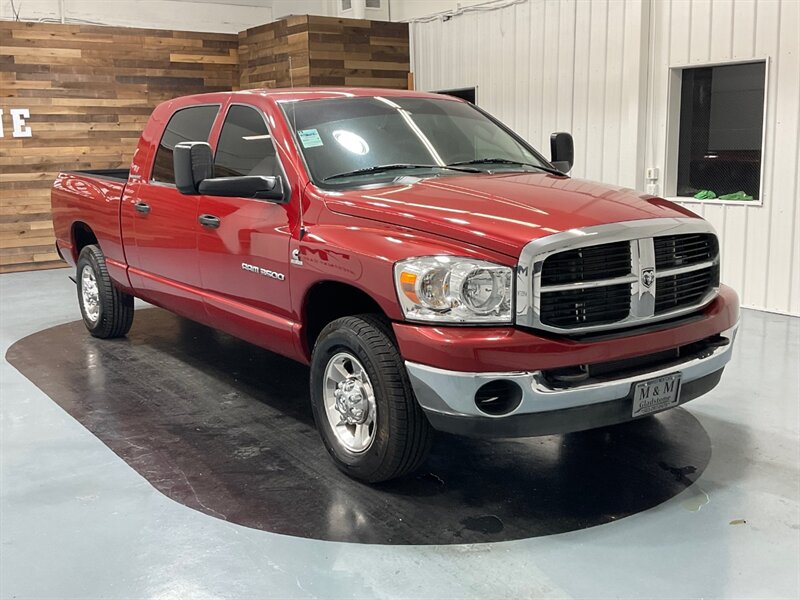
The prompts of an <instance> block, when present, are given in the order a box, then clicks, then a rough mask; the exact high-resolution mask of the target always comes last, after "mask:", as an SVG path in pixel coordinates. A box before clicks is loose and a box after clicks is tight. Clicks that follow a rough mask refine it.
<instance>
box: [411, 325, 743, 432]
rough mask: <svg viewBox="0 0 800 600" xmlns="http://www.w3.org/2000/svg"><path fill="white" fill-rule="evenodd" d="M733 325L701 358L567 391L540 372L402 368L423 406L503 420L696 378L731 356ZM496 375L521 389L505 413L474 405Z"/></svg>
mask: <svg viewBox="0 0 800 600" xmlns="http://www.w3.org/2000/svg"><path fill="white" fill-rule="evenodd" d="M738 328H739V324H738V323H737V324H736V325H734V326H733V327H731V328H730V329H727V330H726V331H723V332H721V333H720V335H721V336H722V337H726V338H728V339H729V340H730V343H729V344H728V345H726V346H720V347H716V348H712V349H710V350H709V351H708V353H707V354H706V355H705V356H702V357H696V358H693V359H690V360H687V361H685V362H683V363H677V364H672V365H669V366H667V367H663V368H660V369H655V370H653V371H645V372H641V373H639V374H637V375H633V376H629V377H622V378H620V379H614V380H609V381H603V382H599V383H598V382H595V383H591V384H587V385H582V386H575V387H571V388H567V389H554V388H552V387H550V386H549V385H548V384H547V382H546V381H545V379H544V375H543V373H542V372H541V371H531V372H518V371H517V372H509V373H468V372H462V371H448V370H445V369H437V368H436V367H429V366H427V365H421V364H418V363H413V362H409V361H406V368H407V370H408V374H409V379H410V381H411V386H412V388H413V389H414V394H415V395H416V397H417V401H418V402H419V404H420V406H421V407H422V408H423V409H425V410H429V411H434V412H438V413H441V414H446V415H451V416H462V417H463V416H467V417H486V418H494V419H502V418H505V417H507V416H510V415H518V414H528V413H538V412H547V411H551V410H561V409H564V408H571V407H575V406H586V405H589V404H596V403H598V402H607V401H609V400H616V399H618V398H624V397H625V396H627V395H628V394H629V393H630V390H631V386H632V385H633V384H635V383H637V382H640V381H646V380H648V379H654V378H656V377H661V376H662V375H669V374H672V373H681V383H688V382H690V381H694V380H696V379H700V378H701V377H705V376H706V375H709V374H711V373H714V372H716V371H718V370H719V369H721V368H723V367H724V366H725V365H726V364H727V363H728V361H729V360H730V359H731V354H732V353H733V343H734V340H735V339H736V332H737V330H738ZM497 379H507V380H511V381H514V382H515V383H517V384H518V385H519V386H520V388H522V402H520V405H519V406H518V407H517V408H516V409H515V410H514V411H512V412H511V413H509V414H507V415H502V416H496V415H489V414H486V413H483V412H481V411H480V410H479V409H478V407H477V406H475V400H474V399H475V392H477V390H478V388H480V387H481V386H482V385H485V384H486V383H489V382H491V381H495V380H497Z"/></svg>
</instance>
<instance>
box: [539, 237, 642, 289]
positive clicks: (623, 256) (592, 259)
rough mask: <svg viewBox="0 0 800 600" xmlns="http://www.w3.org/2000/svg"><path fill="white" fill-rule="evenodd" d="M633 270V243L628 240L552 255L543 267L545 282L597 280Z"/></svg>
mask: <svg viewBox="0 0 800 600" xmlns="http://www.w3.org/2000/svg"><path fill="white" fill-rule="evenodd" d="M630 272H631V245H630V244H629V243H628V242H616V243H614V244H601V245H600V246H588V247H586V248H576V249H575V250H567V251H565V252H559V253H558V254H554V255H553V256H551V257H549V258H548V259H547V260H546V261H545V263H544V267H543V268H542V285H558V284H562V283H574V282H576V281H598V280H601V279H609V278H611V277H621V276H623V275H627V274H628V273H630Z"/></svg>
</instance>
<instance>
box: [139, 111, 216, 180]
mask: <svg viewBox="0 0 800 600" xmlns="http://www.w3.org/2000/svg"><path fill="white" fill-rule="evenodd" d="M218 112H219V105H218V104H213V105H210V104H206V105H203V106H190V107H188V108H182V109H180V110H178V111H177V112H175V114H173V115H172V117H171V118H170V120H169V122H168V123H167V126H166V128H165V129H164V134H163V135H162V136H161V142H160V143H159V145H158V150H157V151H156V157H155V160H154V161H153V173H152V175H151V180H152V181H154V182H159V183H167V184H172V185H174V184H175V167H174V165H173V162H172V153H173V150H174V148H175V145H176V144H178V143H180V142H207V141H208V137H209V135H210V134H211V128H212V127H213V125H214V119H216V118H217V113H218Z"/></svg>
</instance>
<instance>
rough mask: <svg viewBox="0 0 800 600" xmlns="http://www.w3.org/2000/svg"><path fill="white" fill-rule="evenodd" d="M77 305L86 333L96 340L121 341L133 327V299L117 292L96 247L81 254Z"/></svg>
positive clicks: (92, 246) (78, 268)
mask: <svg viewBox="0 0 800 600" xmlns="http://www.w3.org/2000/svg"><path fill="white" fill-rule="evenodd" d="M77 283H78V303H79V304H80V307H81V315H82V316H83V323H84V325H86V329H88V330H89V333H91V334H92V335H93V336H94V337H97V338H115V337H122V336H123V335H125V334H126V333H128V331H129V330H130V328H131V324H132V323H133V296H131V295H129V294H126V293H125V292H123V291H121V290H119V289H117V288H116V287H115V286H114V282H113V281H111V277H109V275H108V269H107V268H106V259H105V256H103V252H102V251H101V250H100V248H99V247H98V246H94V245H91V246H86V247H84V248H83V250H81V254H80V256H79V257H78V265H77Z"/></svg>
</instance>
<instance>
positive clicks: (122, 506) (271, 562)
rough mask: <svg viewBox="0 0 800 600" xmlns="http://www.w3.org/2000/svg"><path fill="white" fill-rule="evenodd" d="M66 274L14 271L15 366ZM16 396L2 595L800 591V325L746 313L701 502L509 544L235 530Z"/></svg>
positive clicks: (713, 405) (4, 454)
mask: <svg viewBox="0 0 800 600" xmlns="http://www.w3.org/2000/svg"><path fill="white" fill-rule="evenodd" d="M66 275H67V272H66V271H64V270H59V271H49V272H41V273H25V274H13V275H3V276H0V351H2V355H3V356H5V353H6V350H7V349H8V347H9V346H10V345H11V344H12V343H14V342H15V341H17V340H18V339H20V338H22V337H24V336H26V335H28V334H30V333H34V332H36V331H40V330H42V329H45V328H48V327H52V326H54V325H57V324H60V323H64V322H68V321H74V320H76V319H77V318H78V316H79V313H78V308H77V304H76V300H75V289H74V286H73V284H72V283H71V282H70V281H69V280H68V279H67V278H66ZM134 327H135V324H134ZM0 393H1V394H2V396H1V397H0V427H1V429H0V434H1V436H2V437H0V467H1V468H2V472H0V598H3V599H5V598H59V599H67V598H76V599H77V598H80V599H93V598H126V599H128V598H159V599H168V598H176V599H184V598H192V599H195V598H268V597H270V598H271V597H278V598H375V597H379V598H383V597H403V598H433V597H436V598H442V597H447V598H482V599H485V598H500V597H513V598H523V597H536V598H606V597H608V598H643V597H647V598H689V597H692V598H699V597H703V598H719V597H736V598H755V597H758V598H797V597H798V596H800V575H799V574H800V469H799V467H798V463H799V462H800V441H799V438H800V319H797V318H790V317H784V316H779V315H773V314H767V313H761V312H755V311H744V312H743V316H742V329H741V331H740V336H739V339H738V340H737V348H736V351H735V355H734V359H733V362H732V363H731V365H730V366H729V367H728V369H727V371H726V373H725V375H724V377H723V381H722V383H721V384H720V386H719V387H718V388H717V389H716V390H714V391H713V392H712V393H711V394H709V395H708V396H706V397H704V398H701V399H698V400H696V401H694V402H692V403H691V404H690V405H688V410H689V411H690V412H691V413H692V414H693V415H694V416H695V417H696V418H697V419H698V420H699V422H700V423H701V425H702V426H703V428H704V429H705V430H706V432H707V433H708V436H709V438H710V439H711V444H712V456H711V460H710V463H709V464H708V467H707V468H706V470H705V471H704V472H703V473H702V475H701V476H700V477H699V479H698V480H697V481H696V482H695V483H694V484H693V485H691V486H690V487H689V488H687V489H686V490H685V491H684V492H682V493H680V494H679V495H677V496H675V497H673V498H672V499H670V500H668V501H666V502H664V503H663V504H660V505H658V506H656V507H655V508H653V509H650V510H647V511H645V512H641V513H638V514H635V515H632V516H630V517H627V518H624V519H621V520H619V521H617V522H614V523H608V524H605V525H601V526H597V527H593V528H589V529H584V530H580V531H574V532H571V533H565V534H558V535H552V536H544V537H539V538H533V539H528V540H520V541H514V542H503V543H493V544H475V545H451V546H424V547H423V546H370V545H358V544H344V543H337V542H320V541H313V540H307V539H300V538H293V537H288V536H282V535H277V534H272V533H267V532H264V531H259V530H255V529H248V528H246V527H242V526H239V525H234V524H231V523H227V522H225V521H222V520H219V519H215V518H213V517H210V516H207V515H205V514H202V513H200V512H197V511H195V510H192V509H190V508H187V507H185V506H183V505H181V504H178V503H176V502H174V501H172V500H170V499H169V498H167V497H166V496H164V495H162V494H161V493H160V492H158V491H157V490H156V489H155V488H154V487H152V486H151V485H150V483H149V482H148V481H147V480H146V479H144V478H143V477H142V476H141V475H139V474H138V473H137V472H136V471H135V470H133V469H132V468H131V467H129V466H128V465H127V464H126V463H125V462H124V461H123V460H122V459H121V458H119V457H118V456H117V455H116V454H114V453H113V452H112V451H111V450H110V449H109V448H108V447H106V446H105V445H104V444H103V443H101V442H100V441H99V440H98V439H97V438H96V437H94V436H93V435H92V434H91V433H90V432H89V431H88V430H87V429H85V428H84V427H83V426H81V425H80V424H79V423H78V422H77V421H75V420H74V419H73V418H72V417H70V416H69V415H67V413H65V412H64V411H63V410H62V409H61V408H60V407H58V406H57V405H56V404H55V403H54V402H53V401H51V400H50V399H49V398H48V397H47V396H46V395H44V394H43V393H42V392H41V391H40V390H39V389H38V388H36V387H35V386H34V385H33V384H32V383H30V382H29V381H28V380H27V379H26V378H25V377H23V376H22V375H21V374H20V373H19V372H17V371H16V370H15V369H14V368H13V367H11V366H10V365H9V364H8V363H7V362H6V361H5V359H3V360H2V362H0ZM587 502H591V498H587Z"/></svg>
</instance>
